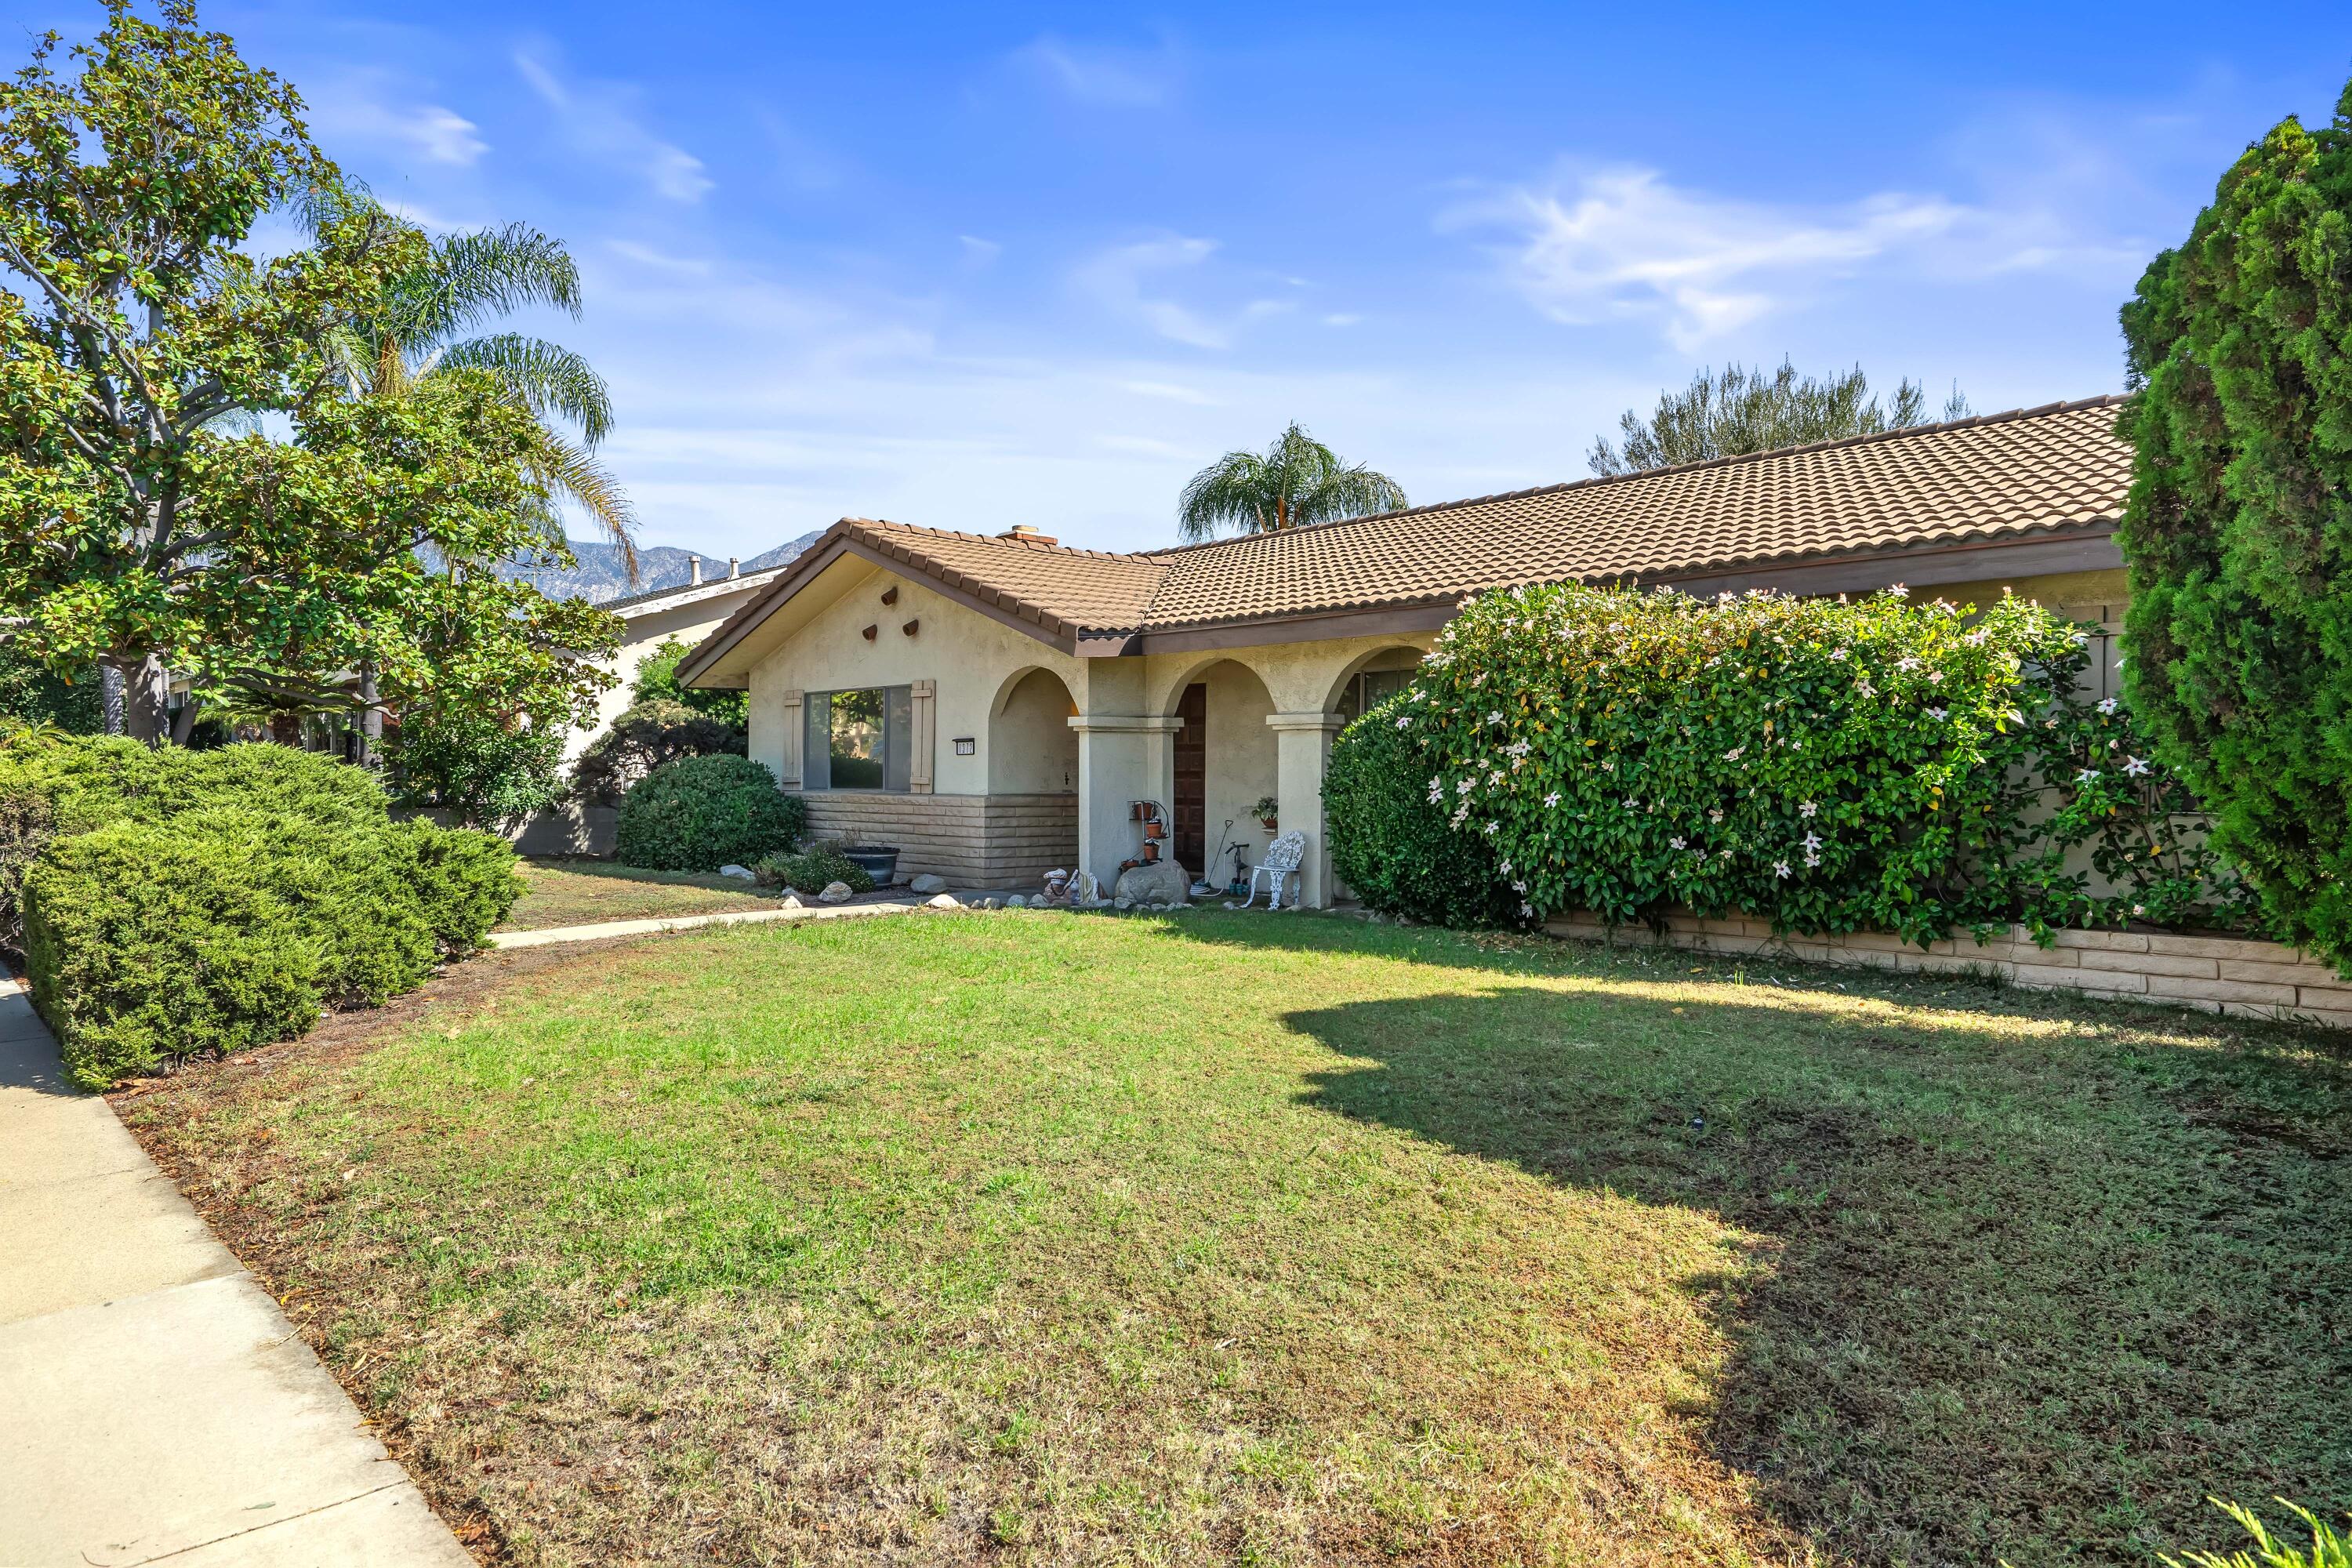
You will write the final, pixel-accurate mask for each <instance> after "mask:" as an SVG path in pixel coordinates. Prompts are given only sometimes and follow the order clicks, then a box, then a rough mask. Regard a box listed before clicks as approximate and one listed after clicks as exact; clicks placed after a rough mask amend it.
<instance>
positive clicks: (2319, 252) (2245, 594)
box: [2116, 89, 2352, 973]
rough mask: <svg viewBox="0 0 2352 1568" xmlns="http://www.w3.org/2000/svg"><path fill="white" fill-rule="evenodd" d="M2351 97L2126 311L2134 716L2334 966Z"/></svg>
mask: <svg viewBox="0 0 2352 1568" xmlns="http://www.w3.org/2000/svg"><path fill="white" fill-rule="evenodd" d="M2347 232H2352V89H2347V90H2346V92H2345V94H2344V96H2343V97H2342V98H2341V99H2340V100H2338V102H2337V105H2336V118H2335V121H2334V123H2333V124H2332V125H2329V126H2326V127H2324V128H2322V129H2319V130H2316V131H2306V130H2305V128H2304V127H2303V126H2302V125H2301V124H2300V123H2299V122H2298V121H2295V120H2294V119H2293V118H2292V117H2290V118H2289V119H2287V120H2284V121H2281V122H2280V123H2279V124H2277V125H2275V126H2273V128H2272V129H2271V131H2270V132H2269V133H2268V134H2267V135H2265V136H2264V137H2263V139H2262V141H2261V142H2257V143H2256V144H2255V145H2253V146H2252V147H2249V148H2248V149H2247V150H2246V151H2245V152H2244V153H2242V154H2241V155H2240V157H2239V158H2238V160H2237V162H2236V163H2234V164H2233V165H2232V166H2231V169H2230V170H2229V172H2228V173H2227V174H2224V175H2223V176H2222V177H2221V183H2220V185H2219V186H2218V188H2217V189H2216V190H2215V192H2214V195H2213V203H2212V205H2210V206H2209V207H2207V208H2206V209H2205V210H2204V211H2202V212H2201V213H2200V214H2199V215H2198V216H2197V220H2196V223H2195V225H2194V226H2192V227H2191V229H2190V231H2189V237H2188V238H2187V239H2186V241H2185V242H2184V243H2183V244H2182V245H2181V247H2180V248H2179V249H2178V250H2168V251H2166V252H2164V253H2163V254H2162V255H2160V256H2158V257H2157V258H2156V259H2155V260H2154V261H2153V262H2151V263H2150V264H2149V266H2148V268H2147V274H2146V275H2145V276H2144V277H2143V278H2142V279H2140V282H2139V287H2138V289H2137V296H2136V298H2135V299H2134V300H2132V302H2131V303H2130V304H2128V305H2126V306H2125V307H2124V310H2123V329H2124V340H2125V345H2126V363H2127V367H2128V379H2129V383H2130V384H2131V385H2132V386H2133V388H2134V389H2135V392H2134V395H2133V397H2132V399H2131V401H2130V402H2129V403H2128V404H2126V405H2125V406H2124V408H2123V409H2122V410H2121V413H2120V416H2119V417H2118V419H2117V422H2116V423H2117V432H2118V434H2119V435H2121V436H2122V437H2124V438H2125V439H2126V440H2127V441H2129V442H2130V443H2131V447H2132V488H2131V493H2130V498H2129V500H2128V501H2127V503H2126V508H2125V512H2124V520H2123V526H2122V529H2121V531H2120V532H2119V533H2118V535H2117V538H2118V542H2120V544H2121V545H2122V547H2123V554H2124V563H2125V566H2126V569H2127V571H2128V573H2129V576H2130V582H2131V607H2130V610H2129V612H2128V615H2127V618H2126V623H2125V631H2126V643H2127V646H2128V647H2129V649H2130V653H2131V658H2130V662H2129V663H2128V665H2127V666H2126V670H2125V674H2126V680H2127V688H2128V690H2129V693H2130V696H2131V700H2132V705H2133V707H2134V708H2135V709H2136V710H2137V711H2138V712H2139V714H2140V715H2141V717H2142V719H2143V720H2144V721H2145V722H2146V723H2147V727H2148V730H2149V731H2150V732H2151V733H2152V734H2153V735H2155V737H2156V738H2157V741H2158V745H2159V746H2160V747H2161V748H2162V752H2163V755H2164V757H2165V759H2166V761H2167V762H2168V763H2171V764H2172V765H2173V766H2174V767H2176V768H2178V769H2179V771H2180V773H2181V775H2182V776H2183V777H2184V778H2185V779H2186V780H2187V781H2188V784H2189V788H2191V789H2192V790H2194V791H2195V792H2196V794H2197V795H2198V797H2199V799H2200V800H2201V801H2202V802H2203V803H2204V805H2205V806H2206V807H2207V808H2208V809H2209V810H2210V812H2211V814H2212V825H2213V842H2214V844H2215V845H2216V846H2217V847H2219V848H2220V849H2221V851H2222V852H2223V853H2225V854H2228V855H2229V856H2231V858H2234V859H2235V860H2236V861H2237V862H2238V863H2239V864H2241V865H2242V866H2243V867H2244V868H2245V869H2246V873H2247V875H2248V877H2249V878H2250V879H2252V881H2253V882H2254V884H2255V885H2256V886H2257V887H2259V889H2261V893H2262V899H2263V905H2264V907H2265V909H2266V910H2268V911H2269V913H2270V915H2271V917H2272V919H2273V923H2274V924H2275V926H2276V928H2277V930H2278V932H2279V934H2280V935H2281V936H2282V937H2283V938H2284V939H2286V940H2290V941H2294V942H2307V943H2308V944H2309V945H2310V946H2312V947H2313V948H2314V949H2315V950H2316V951H2318V952H2323V953H2326V954H2327V955H2328V956H2329V957H2331V958H2333V959H2334V960H2335V961H2336V963H2337V964H2338V965H2339V966H2341V967H2342V968H2343V969H2344V971H2345V973H2352V784H2347V779H2352V773H2347V769H2346V765H2345V764H2346V761H2347V757H2352V357H2347V347H2352V288H2347V286H2346V284H2347V276H2352V262H2347V238H2346V237H2347Z"/></svg>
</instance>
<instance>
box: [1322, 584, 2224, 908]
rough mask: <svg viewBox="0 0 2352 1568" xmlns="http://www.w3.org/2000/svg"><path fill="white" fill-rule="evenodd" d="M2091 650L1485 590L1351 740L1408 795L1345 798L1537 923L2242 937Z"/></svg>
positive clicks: (2186, 809)
mask: <svg viewBox="0 0 2352 1568" xmlns="http://www.w3.org/2000/svg"><path fill="white" fill-rule="evenodd" d="M2085 643H2086V637H2085V634H2084V631H2083V630H2082V628H2079V627H2077V626H2073V625H2072V624H2070V623H2068V622H2065V621H2063V620H2060V619H2058V618H2056V617H2054V616H2051V615H2049V614H2048V613H2046V612H2045V611H2043V610H2042V609H2041V608H2039V607H2038V606H2036V605H2032V604H2029V603H2026V602H2024V601H2021V600H2016V599H2010V598H2004V599H2003V600H2002V602H2000V604H1998V605H1993V606H1991V607H1990V608H1989V609H1987V610H1986V611H1984V612H1983V613H1982V614H1981V615H1979V616H1974V617H1967V616H1962V615H1961V614H1960V613H1959V612H1958V610H1956V609H1955V608H1953V607H1952V606H1951V605H1946V604H1942V603H1936V604H1930V605H1912V604H1909V603H1908V602H1906V597H1905V596H1904V595H1903V594H1902V592H1901V590H1900V589H1896V590H1893V591H1890V592H1888V593H1885V594H1881V595H1874V596H1872V597H1870V598H1868V599H1865V600H1863V601H1860V602H1858V603H1846V602H1844V601H1842V600H1841V601H1825V600H1798V599H1790V598H1786V597H1782V596H1779V595H1765V594H1753V595H1746V596H1741V597H1732V596H1729V595H1726V596H1724V597H1722V598H1719V599H1714V600H1702V599H1697V598H1694V597H1692V596H1689V595H1682V594H1677V593H1672V592H1665V591H1660V592H1649V593H1643V592H1636V591H1632V590H1620V589H1597V588H1587V587H1581V586H1576V585H1565V586H1551V587H1538V588H1527V589H1519V590H1513V591H1510V592H1506V593H1497V594H1491V595H1486V596H1484V597H1481V598H1479V599H1477V600H1476V601H1475V602H1473V603H1472V604H1470V605H1465V608H1464V612H1463V614H1462V615H1461V616H1460V617H1459V618H1457V619H1456V620H1455V621H1454V623H1453V624H1452V625H1450V626H1448V627H1447V628H1446V630H1445V631H1444V633H1443V634H1442V635H1441V636H1440V637H1439V639H1438V644H1437V647H1435V649H1433V651H1432V653H1431V654H1430V656H1429V658H1427V659H1426V661H1425V662H1424V664H1423V668H1422V670H1421V671H1420V673H1419V674H1418V676H1417V677H1416V679H1414V681H1413V683H1412V686H1411V687H1410V688H1409V689H1407V690H1406V691H1405V692H1403V693H1402V694H1401V695H1400V696H1398V697H1397V698H1394V699H1392V700H1391V701H1390V702H1388V703H1387V704H1385V705H1383V706H1382V707H1381V709H1379V710H1376V711H1375V712H1374V713H1372V714H1369V715H1367V716H1366V717H1365V718H1363V719H1361V720H1360V721H1358V722H1357V723H1356V724H1355V725H1353V726H1350V728H1349V731H1347V732H1346V733H1345V734H1343V735H1342V736H1341V738H1340V741H1339V745H1338V747H1337V749H1336V752H1335V756H1334V760H1333V773H1334V774H1335V775H1337V776H1338V777H1339V779H1341V780H1342V781H1343V782H1345V781H1348V780H1349V779H1350V778H1351V777H1352V776H1353V775H1354V774H1355V773H1358V772H1364V773H1370V772H1374V771H1379V772H1382V773H1385V774H1386V775H1387V777H1386V780H1385V782H1384V783H1383V784H1381V785H1380V786H1379V787H1378V788H1372V787H1369V786H1366V785H1363V784H1349V786H1348V787H1343V788H1341V789H1339V790H1338V791H1336V792H1335V794H1334V795H1333V797H1332V798H1331V800H1330V802H1329V805H1330V808H1331V809H1332V811H1333V822H1332V837H1333V841H1334V843H1335V844H1336V845H1339V846H1348V845H1349V843H1350V840H1360V841H1361V842H1362V843H1365V844H1387V843H1391V842H1392V843H1395V844H1397V845H1399V846H1401V847H1405V848H1407V849H1412V848H1414V847H1418V849H1419V856H1420V863H1422V864H1425V865H1428V866H1430V867H1432V868H1439V867H1443V868H1445V869H1444V871H1443V872H1442V873H1439V875H1442V876H1443V877H1453V876H1457V875H1458V876H1465V877H1467V876H1473V875H1475V874H1476V872H1477V870H1478V868H1479V866H1480V864H1481V863H1480V861H1479V860H1478V859H1477V858H1476V857H1475V855H1473V854H1472V853H1471V852H1469V851H1467V850H1465V849H1463V848H1461V847H1459V846H1458V845H1457V846H1454V847H1452V848H1451V849H1450V850H1448V849H1444V848H1440V847H1436V846H1438V845H1440V844H1442V843H1443V842H1444V841H1443V840H1438V839H1434V838H1433V834H1434V832H1435V829H1434V827H1433V826H1432V824H1433V822H1437V821H1442V822H1443V824H1444V827H1445V829H1446V830H1447V831H1448V832H1450V833H1452V834H1454V835H1456V836H1460V837H1470V838H1474V839H1476V840H1479V841H1482V842H1483V843H1484V844H1485V845H1486V846H1487V847H1489V852H1490V853H1491V854H1492V856H1493V860H1494V875H1495V876H1496V879H1498V880H1499V881H1500V882H1501V883H1502V884H1504V885H1505V886H1507V888H1508V889H1509V891H1510V894H1511V895H1512V900H1513V906H1514V907H1513V909H1512V910H1511V912H1512V913H1513V914H1514V915H1516V916H1517V918H1519V919H1523V920H1538V919H1541V918H1544V917H1546V916H1548V915H1549V914H1551V913H1553V912H1555V911H1559V910H1571V909H1590V910H1595V911H1597V912H1599V913H1600V914H1601V915H1602V916H1603V917H1604V918H1607V919H1611V920H1615V921H1637V920H1643V921H1655V920H1659V919H1663V918H1664V915H1665V914H1666V913H1667V912H1668V911H1670V910H1674V909H1676V908H1684V909H1688V910H1693V911H1695V912H1696V913H1698V914H1700V915H1722V914H1729V913H1734V912H1740V913H1747V914H1752V915H1759V916H1764V917H1769V919H1770V920H1771V921H1773V922H1774V924H1775V925H1776V927H1778V928H1780V929H1782V930H1787V931H1801V932H1807V933H1818V932H1829V931H1857V930H1877V931H1895V932H1897V933H1899V934H1901V935H1903V936H1904V937H1906V938H1907V939H1910V940H1913V941H1917V942H1927V941H1932V940H1937V939H1939V938H1941V937H1943V936H1944V935H1946V934H1947V933H1948V931H1951V930H1953V929H1954V928H1963V929H1975V930H1983V929H1986V928H1988V927H1991V926H1994V925H1997V924H2000V923H2005V922H2007V921H2011V920H2019V921H2023V922H2025V923H2026V924H2027V925H2029V926H2030V927H2032V928H2033V929H2034V930H2035V931H2036V932H2037V933H2046V931H2048V929H2049V928H2051V927H2053V926H2059V925H2080V924H2088V923H2093V922H2100V921H2121V920H2126V919H2131V918H2134V917H2143V918H2147V919H2151V920H2157V921H2182V920H2189V919H2197V920H2202V921H2209V922H2220V921H2228V920H2230V919H2231V918H2233V917H2234V916H2235V915H2237V914H2238V913H2239V912H2240V911H2241V910H2242V909H2243V907H2244V900H2243V894H2242V889H2241V888H2240V887H2239V885H2238V884H2237V883H2236V881H2235V879H2233V878H2232V877H2231V875H2230V874H2229V873H2228V872H2227V871H2226V870H2225V869H2224V868H2222V867H2221V865H2220V863H2219V862H2218V861H2216V860H2215V859H2214V858H2213V857H2211V856H2210V854H2209V853H2208V852H2207V851H2206V850H2205V848H2204V847H2203V844H2202V837H2201V832H2200V830H2199V828H2198V826H2197V825H2196V819H2195V817H2194V816H2193V812H2192V810H2191V803H2190V802H2189V800H2188V798H2187V797H2186V795H2184V793H2183V792H2182V791H2181V789H2180V787H2179V784H2177V783H2175V782H2174V781H2173V780H2172V779H2171V778H2170V777H2169V776H2168V774H2167V773H2165V772H2164V770H2163V769H2162V768H2161V767H2160V766H2159V765H2158V764H2157V763H2154V762H2153V761H2152V760H2151V750H2150V748H2149V747H2148V745H2147V742H2146V741H2145V740H2144V739H2143V738H2142V737H2141V736H2139V735H2138V734H2137V732H2136V731H2134V730H2133V729H2132V727H2131V724H2130V721H2129V719H2128V716H2127V715H2126V714H2125V713H2124V712H2123V711H2122V710H2121V709H2120V707H2119V706H2118V705H2117V704H2116V703H2115V702H2114V701H2112V700H2103V701H2092V700H2088V699H2087V698H2086V697H2085V696H2084V695H2083V694H2082V684H2083V681H2082V678H2083V670H2084V664H2085V662H2086V659H2087V652H2086V648H2085ZM1408 791H1410V792H1412V793H1410V794H1408V793H1407V792H1408ZM1341 874H1342V875H1343V876H1346V877H1347V878H1348V879H1349V881H1350V883H1351V884H1352V885H1354V886H1356V887H1357V888H1358V889H1360V890H1361V891H1363V892H1364V894H1365V896H1366V898H1367V900H1368V901H1371V902H1373V903H1374V904H1375V907H1381V905H1382V903H1383V901H1385V903H1386V904H1387V906H1388V907H1391V908H1394V909H1396V910H1399V912H1406V913H1416V914H1418V913H1426V912H1434V911H1433V908H1432V906H1431V905H1430V904H1429V903H1428V900H1427V892H1426V889H1424V890H1423V892H1422V893H1420V894H1418V895H1416V894H1414V893H1413V892H1412V889H1410V888H1406V887H1401V886H1400V879H1401V877H1402V874H1396V875H1391V876H1390V877H1389V878H1387V879H1383V878H1382V876H1381V875H1380V874H1378V873H1377V871H1375V870H1373V869H1370V868H1348V867H1343V868H1342V873H1341ZM1412 874H1413V875H1421V873H1412ZM2094 874H2096V875H2098V876H2099V877H2100V878H2101V879H2104V880H2105V881H2107V882H2108V883H2109V884H2110V886H2109V887H2108V888H2106V889H2095V887H2094V885H2093V876H2094ZM1430 885H1431V886H1433V884H1430ZM1416 898H1418V899H1419V900H1420V901H1419V902H1418V903H1416V901H1415V899H1416ZM1450 918H1456V919H1459V918H1461V917H1460V916H1459V915H1458V914H1457V915H1454V916H1452V917H1450Z"/></svg>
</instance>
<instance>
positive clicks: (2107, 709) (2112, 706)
mask: <svg viewBox="0 0 2352 1568" xmlns="http://www.w3.org/2000/svg"><path fill="white" fill-rule="evenodd" d="M2115 710H2116V700H2115V699H2114V698H2112V697H2102V698H2100V699H2099V711H2100V712H2102V713H2112V712H2114V711H2115Z"/></svg>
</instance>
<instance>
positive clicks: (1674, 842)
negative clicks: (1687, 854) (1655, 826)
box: [1666, 835, 1689, 849]
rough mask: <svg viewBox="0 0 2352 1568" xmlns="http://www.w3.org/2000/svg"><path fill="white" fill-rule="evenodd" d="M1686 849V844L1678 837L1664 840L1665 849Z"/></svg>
mask: <svg viewBox="0 0 2352 1568" xmlns="http://www.w3.org/2000/svg"><path fill="white" fill-rule="evenodd" d="M1666 847H1667V848H1669V849H1683V848H1687V847H1689V846H1688V844H1687V842H1686V841H1685V839H1684V838H1683V837H1681V836H1680V835H1676V836H1675V837H1672V838H1669V839H1667V840H1666Z"/></svg>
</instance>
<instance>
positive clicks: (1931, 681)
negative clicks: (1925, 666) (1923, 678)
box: [1927, 669, 1944, 686]
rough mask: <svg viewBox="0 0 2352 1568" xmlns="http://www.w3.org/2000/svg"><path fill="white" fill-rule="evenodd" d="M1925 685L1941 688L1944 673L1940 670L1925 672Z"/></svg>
mask: <svg viewBox="0 0 2352 1568" xmlns="http://www.w3.org/2000/svg"><path fill="white" fill-rule="evenodd" d="M1927 684H1928V685H1930V686H1941V685H1943V684H1944V672H1943V671H1942V670H1940V669H1931V670H1929V671H1928V672H1927Z"/></svg>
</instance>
